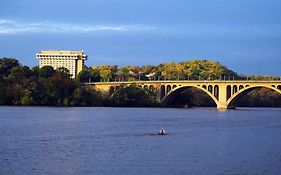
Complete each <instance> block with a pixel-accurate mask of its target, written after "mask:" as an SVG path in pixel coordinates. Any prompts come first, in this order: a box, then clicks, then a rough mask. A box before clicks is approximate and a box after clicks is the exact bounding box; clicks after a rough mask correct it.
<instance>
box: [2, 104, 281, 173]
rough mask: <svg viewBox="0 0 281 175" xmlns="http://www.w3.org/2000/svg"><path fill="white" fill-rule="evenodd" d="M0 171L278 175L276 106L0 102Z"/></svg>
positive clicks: (280, 119) (280, 134) (280, 147)
mask: <svg viewBox="0 0 281 175" xmlns="http://www.w3.org/2000/svg"><path fill="white" fill-rule="evenodd" d="M161 128H164V129H165V130H166V131H167V132H168V133H169V134H168V135H166V136H156V135H153V133H155V132H157V131H158V130H160V129H161ZM0 174H1V175H2V174H3V175H9V174H11V175H18V174H19V175H25V174H28V175H33V174H34V175H41V174H42V175H45V174H46V175H49V174H52V175H61V174H67V175H72V174H73V175H77V174H82V175H84V174H85V175H88V174H120V175H125V174H134V175H143V174H153V175H157V174H159V175H160V174H161V175H162V174H173V175H175V174H196V175H198V174H202V175H205V174H206V175H211V174H227V175H237V174H241V175H242V174H249V175H258V174H261V175H264V174H273V175H277V174H281V109H272V108H268V109H266V108H248V109H247V108H243V109H239V110H227V111H219V110H216V109H212V108H193V109H165V108H51V107H0Z"/></svg>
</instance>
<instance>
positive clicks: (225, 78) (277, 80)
mask: <svg viewBox="0 0 281 175" xmlns="http://www.w3.org/2000/svg"><path fill="white" fill-rule="evenodd" d="M130 81H132V82H138V81H141V82H143V81H147V82H149V81H158V82H159V81H201V82H202V81H267V82H269V81H270V82H272V81H276V82H279V81H281V77H274V78H254V77H242V78H235V77H221V78H219V79H211V78H208V79H203V78H194V77H187V78H177V79H168V78H162V77H150V78H147V79H143V78H131V77H130V78H111V79H100V81H92V80H91V78H89V81H88V82H85V83H95V82H130Z"/></svg>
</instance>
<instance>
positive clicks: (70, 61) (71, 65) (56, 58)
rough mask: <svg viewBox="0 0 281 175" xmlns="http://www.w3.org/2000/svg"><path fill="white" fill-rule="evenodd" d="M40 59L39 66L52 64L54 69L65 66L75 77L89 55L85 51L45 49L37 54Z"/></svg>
mask: <svg viewBox="0 0 281 175" xmlns="http://www.w3.org/2000/svg"><path fill="white" fill-rule="evenodd" d="M36 58H38V59H39V67H40V68H41V67H43V66H52V67H53V68H54V69H57V68H60V67H64V68H67V69H68V70H69V72H70V74H71V75H72V78H75V77H76V76H77V75H78V73H79V72H80V71H81V70H82V69H83V66H84V61H85V60H86V59H87V55H84V52H83V51H54V50H44V51H41V52H39V53H38V54H36Z"/></svg>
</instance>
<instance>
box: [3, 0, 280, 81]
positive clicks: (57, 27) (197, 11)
mask: <svg viewBox="0 0 281 175" xmlns="http://www.w3.org/2000/svg"><path fill="white" fill-rule="evenodd" d="M0 7H1V10H0V57H4V56H5V57H16V58H17V59H19V60H20V62H22V64H24V65H28V66H30V67H32V66H35V65H37V64H38V60H36V58H35V54H36V53H37V52H38V51H40V50H49V49H51V50H84V51H85V53H86V54H87V55H89V59H88V61H87V62H86V64H87V65H88V66H92V65H101V64H113V65H119V66H123V65H147V64H153V65H154V64H159V63H163V62H173V61H174V62H179V61H188V60H192V59H207V60H213V61H219V62H221V63H222V64H223V65H226V66H227V67H229V68H231V69H232V70H234V71H236V72H238V73H241V74H264V75H265V74H266V75H277V76H281V71H280V67H281V20H280V19H281V10H280V9H281V1H278V0H9V1H8V0H0Z"/></svg>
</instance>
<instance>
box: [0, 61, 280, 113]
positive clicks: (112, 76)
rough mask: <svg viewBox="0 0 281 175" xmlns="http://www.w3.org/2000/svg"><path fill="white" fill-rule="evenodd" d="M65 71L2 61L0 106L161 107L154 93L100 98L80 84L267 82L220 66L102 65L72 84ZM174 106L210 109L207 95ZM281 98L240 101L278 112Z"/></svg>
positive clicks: (122, 90) (263, 94)
mask: <svg viewBox="0 0 281 175" xmlns="http://www.w3.org/2000/svg"><path fill="white" fill-rule="evenodd" d="M70 77H71V75H70V74H69V71H68V70H67V69H66V68H58V69H56V70H54V69H53V68H52V67H51V66H44V67H42V68H39V67H33V68H29V67H28V66H24V65H22V64H20V63H19V62H18V60H17V59H15V58H0V105H39V106H134V107H145V106H146V107H149V106H161V104H159V103H158V100H157V95H158V92H157V90H156V89H143V88H140V87H138V86H137V85H134V84H132V85H130V86H120V87H116V88H112V89H110V91H109V92H107V93H102V92H99V91H95V90H92V89H87V87H85V86H83V83H84V82H89V81H90V82H100V81H138V80H184V79H185V80H187V79H190V80H218V79H221V80H222V79H260V80H272V79H278V77H271V76H243V75H239V74H237V73H236V72H234V71H232V70H229V69H228V68H227V67H225V66H223V65H221V64H220V63H218V62H212V61H207V60H192V61H187V62H180V63H164V64H159V65H157V66H151V65H148V66H124V67H120V68H119V67H118V66H116V65H102V66H96V67H88V68H86V69H84V70H82V71H81V72H80V73H79V74H78V76H77V78H76V79H71V78H70ZM177 99H178V101H176V102H175V104H174V106H180V105H188V106H213V105H214V104H213V102H212V101H211V100H210V99H208V96H206V94H204V93H202V92H200V91H198V90H196V89H190V90H188V91H186V93H184V94H181V96H179V97H178V98H177ZM280 103H281V97H280V95H279V94H278V93H276V92H272V91H270V90H268V89H260V90H256V91H252V92H251V93H249V94H248V95H247V98H246V97H245V98H243V99H242V100H241V104H242V105H243V106H264V105H268V106H279V107H281V104H280Z"/></svg>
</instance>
